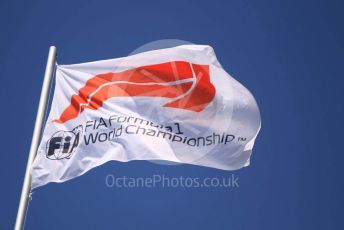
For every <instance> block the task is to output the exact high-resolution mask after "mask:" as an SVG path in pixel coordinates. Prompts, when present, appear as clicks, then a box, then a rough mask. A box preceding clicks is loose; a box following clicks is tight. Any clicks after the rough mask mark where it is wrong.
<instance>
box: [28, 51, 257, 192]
mask: <svg viewBox="0 0 344 230" xmlns="http://www.w3.org/2000/svg"><path fill="white" fill-rule="evenodd" d="M259 129H260V115H259V110H258V107H257V104H256V102H255V100H254V98H253V96H252V95H251V94H250V92H249V91H248V90H247V89H245V88H244V87H243V86H242V85H241V84H240V83H238V82H237V81H236V80H234V79H233V78H232V77H231V76H229V75H228V74H227V73H226V72H225V71H224V69H223V68H222V67H221V65H220V64H219V62H218V61H217V59H216V56H215V54H214V51H213V49H212V48H211V47H209V46H203V45H182V46H177V47H173V48H168V49H161V50H154V51H148V52H144V53H140V54H136V55H132V56H128V57H125V58H118V59H112V60H105V61H97V62H90V63H82V64H74V65H57V70H56V84H55V90H54V97H53V101H52V106H51V110H50V113H49V116H48V120H47V122H46V125H45V128H44V132H43V135H42V140H41V143H40V146H39V148H38V153H37V156H36V158H35V160H34V163H33V166H32V170H31V175H32V184H31V187H32V188H36V187H39V186H42V185H44V184H47V183H49V182H63V181H66V180H69V179H72V178H74V177H77V176H80V175H82V174H84V173H85V172H87V171H88V170H90V169H92V168H94V167H96V166H99V165H101V164H103V163H105V162H108V161H111V160H117V161H122V162H127V161H130V160H164V161H171V162H178V163H186V164H193V165H201V166H207V167H212V168H218V169H224V170H235V169H239V168H241V167H244V166H247V165H249V160H250V156H251V151H252V148H253V144H254V141H255V138H256V137H257V134H258V132H259Z"/></svg>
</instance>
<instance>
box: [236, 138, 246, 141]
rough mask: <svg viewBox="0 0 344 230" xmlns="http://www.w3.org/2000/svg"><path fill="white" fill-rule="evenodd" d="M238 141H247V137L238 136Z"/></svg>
mask: <svg viewBox="0 0 344 230" xmlns="http://www.w3.org/2000/svg"><path fill="white" fill-rule="evenodd" d="M238 141H246V137H238Z"/></svg>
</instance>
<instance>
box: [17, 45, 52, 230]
mask: <svg viewBox="0 0 344 230" xmlns="http://www.w3.org/2000/svg"><path fill="white" fill-rule="evenodd" d="M55 63H56V47H55V46H50V49H49V55H48V60H47V65H46V68H45V73H44V80H43V86H42V91H41V97H40V100H39V105H38V110H37V115H36V122H35V127H34V130H33V135H32V140H31V147H30V153H29V158H28V160H27V165H26V171H25V177H24V183H23V188H22V193H21V196H20V202H19V207H18V213H17V219H16V225H15V227H14V229H15V230H22V229H23V224H24V219H25V213H26V208H27V204H28V201H29V199H30V192H31V175H30V170H31V165H32V163H33V160H34V159H35V156H36V152H37V149H38V145H39V139H40V136H41V130H42V126H43V123H44V115H45V111H46V108H47V104H48V96H49V88H50V83H51V79H52V76H53V72H54V69H55Z"/></svg>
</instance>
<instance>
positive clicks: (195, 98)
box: [53, 61, 215, 123]
mask: <svg viewBox="0 0 344 230" xmlns="http://www.w3.org/2000/svg"><path fill="white" fill-rule="evenodd" d="M135 96H146V97H165V98H175V100H174V101H172V102H169V103H167V104H165V105H164V106H165V107H172V108H180V109H186V110H191V111H194V112H200V111H202V110H203V109H204V108H205V107H206V106H207V105H208V104H209V102H211V101H212V99H213V98H214V96H215V87H214V86H213V85H212V84H211V82H210V79H209V66H208V65H197V64H191V63H189V62H184V61H175V62H167V63H161V64H156V65H149V66H141V67H138V68H134V69H130V70H126V71H122V72H118V73H105V74H99V75H96V76H95V77H92V78H90V79H89V80H88V81H87V82H86V84H85V86H83V87H82V88H81V89H80V90H79V93H78V95H73V96H72V97H71V104H70V105H69V106H68V107H67V108H66V109H65V110H64V111H63V112H62V114H61V116H60V118H59V119H55V120H53V122H57V123H64V122H67V121H69V120H71V119H74V118H76V117H77V116H78V115H79V114H80V113H82V112H83V111H84V110H85V109H86V108H88V109H92V110H97V109H98V108H100V107H101V106H102V105H103V103H104V102H105V101H106V100H108V99H109V98H113V97H135Z"/></svg>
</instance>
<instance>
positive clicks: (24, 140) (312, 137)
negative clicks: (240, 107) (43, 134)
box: [0, 0, 344, 230]
mask: <svg viewBox="0 0 344 230" xmlns="http://www.w3.org/2000/svg"><path fill="white" fill-rule="evenodd" d="M343 7H344V6H343V4H341V2H340V1H326V0H323V1H316V0H312V1H305V0H301V1H300V0H288V1H272V0H271V1H266V0H261V1H248V0H240V1H239V0H237V1H232V0H230V1H154V2H148V1H136V2H134V1H85V0H83V1H65V0H60V1H45V0H44V1H43V0H42V1H16V0H3V1H1V2H0V26H1V27H0V28H1V36H0V66H1V72H0V80H1V90H0V98H1V113H0V126H1V129H0V130H1V131H0V142H1V151H0V152H1V160H0V162H1V163H0V179H1V189H0V229H12V228H13V225H14V222H15V216H16V212H17V207H18V202H19V196H20V191H21V186H22V180H23V176H24V170H25V165H26V160H27V154H28V150H29V146H30V141H31V134H32V130H33V125H34V119H35V114H36V110H37V105H38V98H39V94H40V87H41V85H42V77H43V73H44V67H45V62H46V57H47V52H48V48H49V46H50V45H56V46H57V48H58V62H59V63H61V64H70V63H79V62H85V61H93V60H100V59H109V58H114V57H120V56H125V55H127V54H129V53H130V52H132V51H133V50H134V49H136V48H137V47H139V46H141V45H143V44H145V43H147V42H150V41H154V40H158V39H166V38H176V39H182V40H187V41H190V42H193V43H197V44H209V45H211V46H213V47H214V49H215V51H216V53H217V56H218V59H219V60H220V62H221V64H222V65H223V66H224V68H225V69H226V70H227V71H228V72H229V73H230V74H231V75H232V76H234V77H235V78H236V79H238V80H239V81H240V82H241V83H243V84H244V85H245V86H246V87H247V88H248V89H250V91H251V92H252V93H253V94H254V96H255V98H256V100H257V102H258V104H259V106H260V110H261V116H262V130H261V133H260V135H259V137H258V139H257V142H256V145H255V149H254V152H253V157H252V162H251V166H250V167H248V168H245V169H242V170H239V171H235V172H234V174H235V175H236V176H238V177H239V184H240V187H239V188H235V189H225V188H202V189H185V188H169V189H167V188H165V189H163V188H154V189H148V188H136V189H123V188H121V189H116V188H111V189H109V188H107V187H106V186H105V177H106V175H107V174H114V175H116V176H128V177H129V176H132V177H140V176H151V175H153V174H164V175H166V176H169V177H179V176H192V177H200V178H204V177H207V176H216V177H226V176H228V175H231V172H225V171H221V170H216V169H210V168H205V167H197V166H190V165H185V166H162V165H157V164H152V163H149V162H144V161H141V162H131V163H119V162H109V163H107V164H106V165H104V166H102V167H98V168H96V169H94V170H92V171H90V172H89V173H87V174H86V175H84V176H82V177H79V178H77V179H74V180H71V181H69V182H66V183H63V184H49V185H47V186H45V187H42V188H40V189H38V190H37V191H36V192H35V193H34V197H33V201H32V203H31V205H30V209H29V213H28V219H27V223H26V229H35V230H37V229H50V230H53V229H264V230H265V229H281V230H282V229H344V219H343V213H344V210H343V209H344V208H343V204H344V202H343V201H344V198H343V194H344V191H343V190H344V189H343V188H344V185H343V182H344V180H343V176H344V170H343V166H342V164H343V161H344V154H343V153H344V152H343V149H342V141H343V131H342V130H343V123H344V122H343V117H344V103H343V99H344V90H343V83H344V80H343V60H344V59H343V56H344V52H343V51H344V42H343V41H344V31H343V28H344V25H343V22H344V14H343V12H342V10H343Z"/></svg>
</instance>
